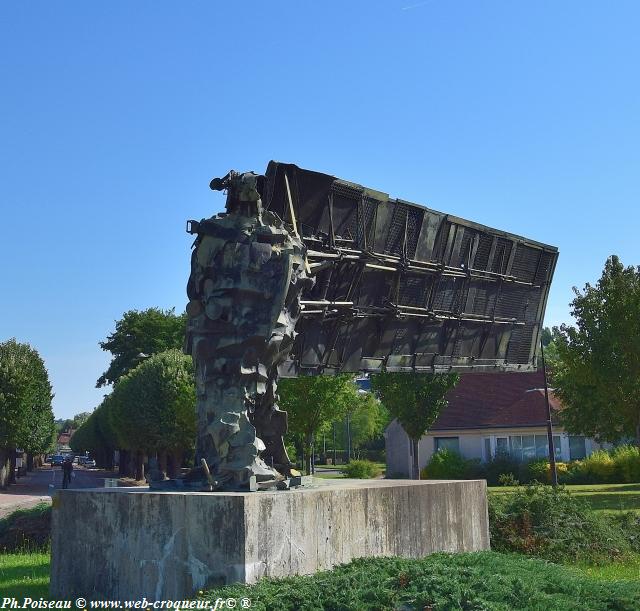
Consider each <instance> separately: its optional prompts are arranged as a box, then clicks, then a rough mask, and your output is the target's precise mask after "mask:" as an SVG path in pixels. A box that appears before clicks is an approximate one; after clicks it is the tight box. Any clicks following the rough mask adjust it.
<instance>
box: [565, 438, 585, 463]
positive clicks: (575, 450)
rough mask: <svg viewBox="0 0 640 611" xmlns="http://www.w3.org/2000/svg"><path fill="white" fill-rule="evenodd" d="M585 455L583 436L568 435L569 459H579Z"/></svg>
mask: <svg viewBox="0 0 640 611" xmlns="http://www.w3.org/2000/svg"><path fill="white" fill-rule="evenodd" d="M586 455H587V448H586V446H585V443H584V437H582V436H580V435H569V458H570V459H571V460H580V459H582V458H584V457H585V456H586Z"/></svg>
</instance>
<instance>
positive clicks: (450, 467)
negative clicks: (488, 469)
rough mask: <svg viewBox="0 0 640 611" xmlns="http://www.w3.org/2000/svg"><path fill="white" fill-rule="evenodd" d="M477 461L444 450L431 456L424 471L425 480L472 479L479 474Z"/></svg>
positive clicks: (422, 474) (422, 475)
mask: <svg viewBox="0 0 640 611" xmlns="http://www.w3.org/2000/svg"><path fill="white" fill-rule="evenodd" d="M479 469H480V465H479V461H477V460H468V459H466V458H464V457H462V456H461V455H460V454H459V453H458V452H454V451H453V450H449V449H447V448H442V449H441V450H439V451H438V452H436V453H435V454H433V455H432V456H431V459H430V460H429V462H428V463H427V465H426V467H425V468H424V469H423V470H422V473H421V477H422V478H423V479H471V478H473V477H474V476H475V474H477V473H478V472H479Z"/></svg>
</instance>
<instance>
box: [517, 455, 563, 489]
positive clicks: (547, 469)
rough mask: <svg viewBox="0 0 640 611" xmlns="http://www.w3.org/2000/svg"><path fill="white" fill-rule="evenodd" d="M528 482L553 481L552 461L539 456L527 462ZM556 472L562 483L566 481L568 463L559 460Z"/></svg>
mask: <svg viewBox="0 0 640 611" xmlns="http://www.w3.org/2000/svg"><path fill="white" fill-rule="evenodd" d="M527 472H528V479H527V481H528V482H534V481H535V482H540V483H541V484H543V483H548V484H549V483H551V463H550V462H549V461H548V460H547V459H546V458H538V459H536V460H532V461H531V462H530V463H528V464H527ZM556 472H557V474H558V481H559V482H560V483H566V482H567V479H568V476H567V463H564V462H557V463H556Z"/></svg>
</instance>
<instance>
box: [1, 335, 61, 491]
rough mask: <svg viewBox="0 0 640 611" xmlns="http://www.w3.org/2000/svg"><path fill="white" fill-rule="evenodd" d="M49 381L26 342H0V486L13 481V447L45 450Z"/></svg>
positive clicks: (50, 432)
mask: <svg viewBox="0 0 640 611" xmlns="http://www.w3.org/2000/svg"><path fill="white" fill-rule="evenodd" d="M52 399H53V394H52V392H51V384H50V383H49V375H48V373H47V369H46V367H45V365H44V361H43V360H42V358H41V357H40V355H39V354H38V352H37V351H36V350H34V349H33V348H32V347H31V346H29V345H28V344H23V343H19V342H17V341H16V340H15V339H10V340H8V341H6V342H2V343H0V487H2V488H4V487H6V486H7V484H8V483H10V482H11V481H13V465H14V463H15V451H16V448H22V449H23V450H25V451H26V452H28V453H30V454H39V453H44V452H46V451H48V450H49V449H50V448H51V446H52V444H53V438H54V434H55V425H54V418H53V412H52V409H51V400H52Z"/></svg>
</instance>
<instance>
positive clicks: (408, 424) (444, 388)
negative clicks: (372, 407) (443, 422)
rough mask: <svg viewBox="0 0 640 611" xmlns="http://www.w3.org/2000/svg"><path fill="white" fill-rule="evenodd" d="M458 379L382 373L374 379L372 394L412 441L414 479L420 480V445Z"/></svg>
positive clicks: (450, 374) (453, 374)
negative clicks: (374, 394) (373, 393)
mask: <svg viewBox="0 0 640 611" xmlns="http://www.w3.org/2000/svg"><path fill="white" fill-rule="evenodd" d="M459 379H460V377H459V376H458V374H456V373H438V374H430V373H415V372H407V373H404V372H383V373H377V374H375V375H372V376H371V388H372V390H373V391H374V392H375V393H376V394H377V395H378V396H379V397H380V400H381V401H382V403H384V406H385V407H386V408H387V409H388V410H389V413H390V414H391V415H392V416H393V417H394V418H397V420H398V422H399V423H400V424H401V425H402V428H403V429H404V430H405V432H406V433H407V436H408V437H409V440H410V441H411V450H412V455H413V467H412V478H413V479H420V468H419V460H418V459H419V457H418V442H419V441H420V439H421V437H422V436H423V435H424V434H425V433H426V432H427V431H428V430H429V429H430V428H431V427H432V426H433V423H434V422H435V421H436V419H437V418H438V416H439V415H440V413H441V412H442V410H443V409H444V408H445V407H446V406H447V399H446V394H447V393H448V392H449V391H450V390H451V389H452V388H453V387H454V386H455V385H456V384H457V383H458V380H459Z"/></svg>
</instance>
